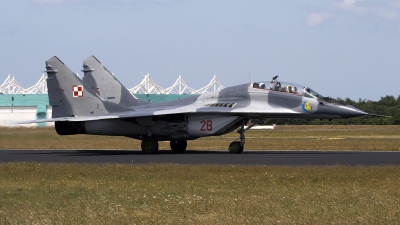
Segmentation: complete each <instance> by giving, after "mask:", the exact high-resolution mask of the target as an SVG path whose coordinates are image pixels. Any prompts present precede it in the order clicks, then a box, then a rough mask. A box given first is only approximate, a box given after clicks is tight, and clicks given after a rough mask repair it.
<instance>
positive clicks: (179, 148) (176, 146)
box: [169, 140, 187, 153]
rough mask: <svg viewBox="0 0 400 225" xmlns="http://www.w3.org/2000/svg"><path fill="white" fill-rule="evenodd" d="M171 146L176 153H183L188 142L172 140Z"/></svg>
mask: <svg viewBox="0 0 400 225" xmlns="http://www.w3.org/2000/svg"><path fill="white" fill-rule="evenodd" d="M169 145H170V146H171V149H172V151H173V152H175V153H183V152H184V151H185V150H186V147H187V142H186V140H172V141H171V142H170V143H169Z"/></svg>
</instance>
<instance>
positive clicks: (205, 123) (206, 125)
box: [200, 120, 212, 131]
mask: <svg viewBox="0 0 400 225" xmlns="http://www.w3.org/2000/svg"><path fill="white" fill-rule="evenodd" d="M200 123H201V124H202V125H201V128H200V131H211V130H212V120H202V121H200Z"/></svg>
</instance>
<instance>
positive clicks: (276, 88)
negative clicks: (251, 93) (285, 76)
mask: <svg viewBox="0 0 400 225" xmlns="http://www.w3.org/2000/svg"><path fill="white" fill-rule="evenodd" d="M252 88H256V89H266V90H270V91H273V92H282V93H288V94H295V95H299V96H304V97H307V98H316V99H325V97H324V96H323V95H321V94H319V93H318V92H316V91H314V90H313V89H311V88H309V87H306V86H303V85H299V84H293V83H288V82H280V81H278V80H277V76H276V77H274V78H273V79H272V81H271V82H253V83H252Z"/></svg>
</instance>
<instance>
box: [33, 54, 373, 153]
mask: <svg viewBox="0 0 400 225" xmlns="http://www.w3.org/2000/svg"><path fill="white" fill-rule="evenodd" d="M89 59H90V57H89ZM91 60H92V59H90V60H89V61H91ZM92 62H93V61H92ZM86 65H87V66H86V67H85V62H84V71H85V70H86V72H93V71H94V72H96V68H95V67H96V66H94V65H90V63H86ZM97 66H98V65H97ZM97 70H101V68H100V67H99V68H97ZM46 72H47V75H48V78H47V87H48V95H49V102H50V105H51V106H52V108H53V112H52V118H51V119H43V120H35V121H26V122H52V121H54V122H55V129H56V131H57V133H58V134H59V135H72V134H93V135H114V136H126V137H131V138H135V139H140V140H142V144H141V148H142V151H143V152H144V153H148V154H152V153H156V152H157V151H158V141H170V146H171V149H172V151H174V152H176V153H181V152H184V151H185V150H186V147H187V140H194V139H197V138H200V137H205V136H215V135H222V134H226V133H229V132H231V131H234V130H236V129H238V128H239V129H238V133H239V134H240V141H233V142H232V143H230V145H229V148H228V149H229V151H230V152H231V153H241V152H242V151H243V149H244V144H245V135H244V133H245V129H244V125H245V124H246V122H247V121H248V120H249V119H252V118H314V119H340V118H351V117H356V116H362V115H368V113H366V112H363V111H361V110H359V109H357V108H354V107H352V106H350V105H344V104H341V103H339V102H337V101H335V100H332V99H330V98H326V97H323V96H322V95H320V94H318V93H317V92H315V91H314V90H312V89H311V88H309V87H307V86H302V85H297V84H291V83H285V82H279V81H278V80H277V76H276V77H274V78H273V80H272V81H271V82H252V83H247V84H242V85H237V86H233V87H227V88H224V89H222V90H220V91H215V92H209V93H204V94H202V95H194V96H192V97H189V98H185V99H180V100H175V101H169V102H162V103H154V104H147V103H145V102H143V101H139V100H137V99H134V100H133V99H131V97H129V96H127V95H125V94H124V93H123V92H124V91H122V92H121V93H122V94H120V96H119V100H115V99H113V98H112V96H111V95H112V93H111V92H112V91H114V90H111V92H109V93H111V95H110V94H106V93H104V94H103V95H102V93H101V90H100V92H96V90H97V89H96V88H98V86H96V85H94V84H93V81H92V83H90V82H91V81H90V80H89V81H86V82H87V83H86V82H83V81H82V80H81V79H80V78H79V77H77V76H76V75H75V74H74V73H73V72H72V71H71V70H70V69H69V68H68V67H67V66H66V65H65V64H64V63H63V62H62V61H61V60H59V59H58V58H57V57H56V56H54V57H52V58H50V59H49V60H47V61H46ZM85 76H86V75H85ZM88 78H89V76H88ZM84 79H85V78H84ZM85 80H86V79H85ZM94 80H96V79H94ZM117 81H118V80H117ZM117 83H118V84H117ZM117 83H114V85H115V84H117V86H118V85H120V83H119V81H118V82H117ZM88 84H89V85H88ZM112 86H113V85H112ZM121 86H122V85H121ZM122 87H123V86H122ZM101 88H102V87H100V89H101ZM121 89H122V88H121ZM107 96H108V97H111V98H108V97H107ZM122 96H125V97H122ZM127 99H128V100H127ZM112 100H114V101H112Z"/></svg>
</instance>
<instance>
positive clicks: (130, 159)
mask: <svg viewBox="0 0 400 225" xmlns="http://www.w3.org/2000/svg"><path fill="white" fill-rule="evenodd" d="M7 162H43V163H78V164H79V163H95V164H103V163H121V164H149V163H153V164H155V163H173V164H221V165H223V164H225V165H226V164H232V165H286V166H301V165H318V166H323V165H352V166H355V165H362V166H373V165H400V152H370V151H368V152H367V151H250V150H247V151H244V152H243V153H242V154H230V153H229V152H228V151H195V150H187V151H186V152H185V153H184V154H174V153H172V151H159V152H158V153H157V154H155V155H145V154H143V153H142V151H140V150H133V151H131V150H126V151H124V150H0V163H7Z"/></svg>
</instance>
